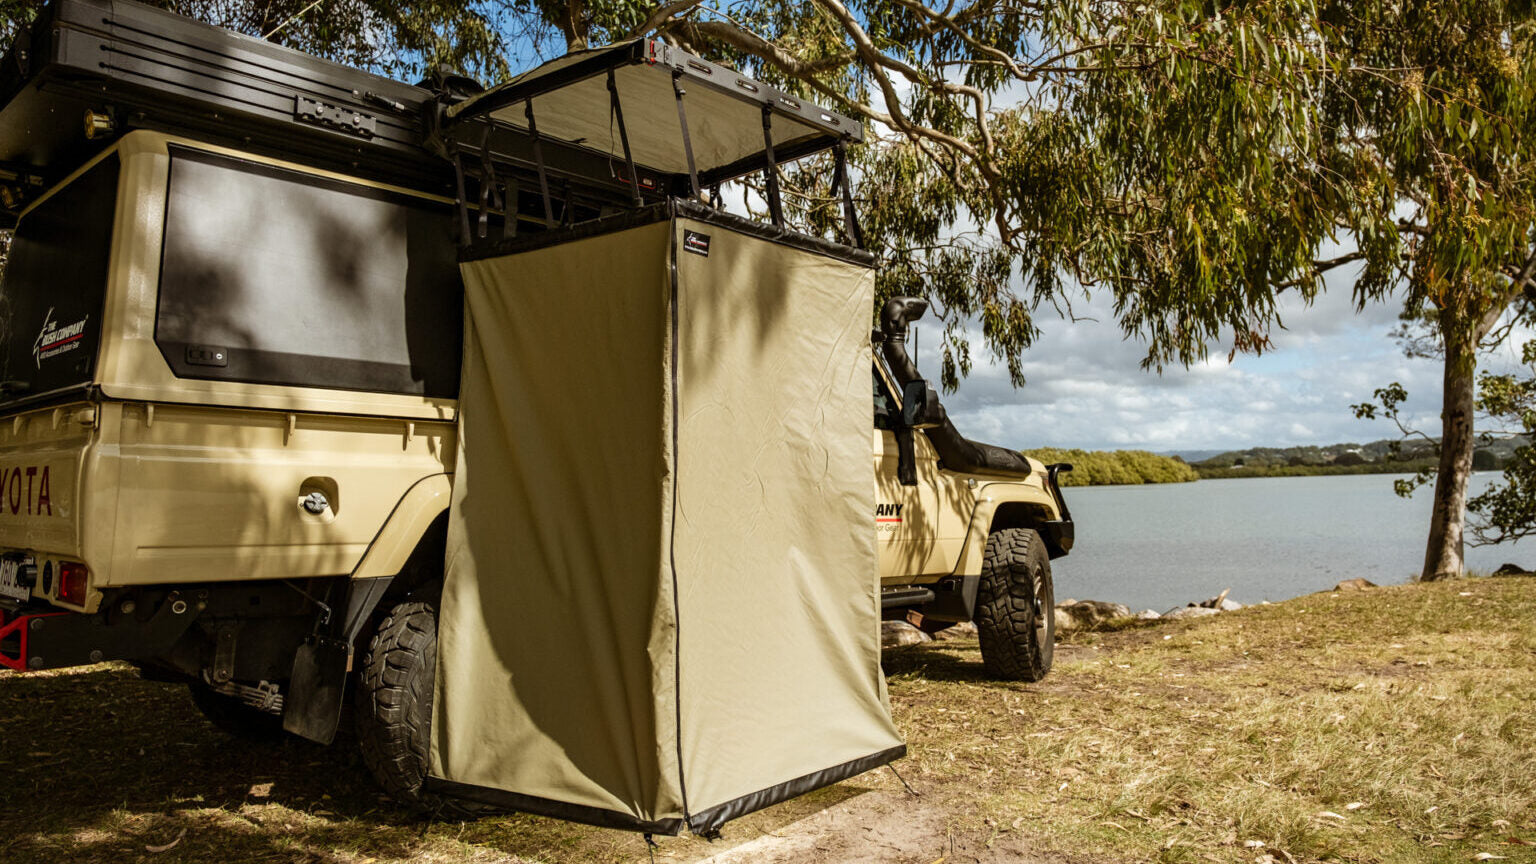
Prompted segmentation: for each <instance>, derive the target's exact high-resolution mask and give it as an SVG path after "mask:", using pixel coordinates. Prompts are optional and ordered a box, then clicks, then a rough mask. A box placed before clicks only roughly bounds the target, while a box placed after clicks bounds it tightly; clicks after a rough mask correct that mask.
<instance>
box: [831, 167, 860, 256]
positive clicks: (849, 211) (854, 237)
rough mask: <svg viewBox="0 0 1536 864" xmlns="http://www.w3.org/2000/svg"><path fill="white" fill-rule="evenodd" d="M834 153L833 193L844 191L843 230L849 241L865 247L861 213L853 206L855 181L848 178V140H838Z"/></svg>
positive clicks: (858, 246) (856, 245)
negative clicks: (860, 227)
mask: <svg viewBox="0 0 1536 864" xmlns="http://www.w3.org/2000/svg"><path fill="white" fill-rule="evenodd" d="M832 153H833V156H834V158H835V160H836V162H837V166H836V169H835V171H836V173H835V174H834V176H833V178H832V194H833V195H836V194H837V193H838V190H839V189H841V190H842V193H843V194H842V199H843V231H844V233H846V234H847V235H848V240H849V242H851V243H852V244H853V245H854V246H855V247H857V248H859V249H863V248H864V232H863V231H862V230H860V229H859V215H858V213H857V211H855V210H854V208H853V182H852V181H851V180H849V178H848V142H847V141H846V140H843V141H839V142H837V146H836V147H835V148H833V151H832Z"/></svg>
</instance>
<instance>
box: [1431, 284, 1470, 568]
mask: <svg viewBox="0 0 1536 864" xmlns="http://www.w3.org/2000/svg"><path fill="white" fill-rule="evenodd" d="M1476 327H1477V324H1476V322H1474V321H1472V320H1468V319H1467V317H1465V316H1462V315H1457V314H1454V313H1452V312H1451V311H1450V310H1448V309H1443V308H1442V309H1441V310H1440V328H1441V335H1442V336H1443V337H1444V339H1445V381H1444V391H1443V393H1442V397H1441V399H1442V402H1441V406H1442V407H1441V413H1440V422H1441V428H1440V470H1439V473H1438V474H1437V475H1436V476H1435V497H1434V511H1433V512H1432V513H1431V515H1430V519H1429V543H1428V545H1427V546H1426V548H1425V550H1424V572H1423V574H1422V576H1421V578H1422V579H1423V580H1424V581H1426V582H1432V581H1435V580H1437V579H1454V578H1456V577H1459V576H1461V575H1462V572H1463V570H1464V565H1463V560H1462V529H1463V528H1464V526H1465V522H1466V511H1467V476H1468V475H1469V474H1471V472H1472V451H1473V449H1474V448H1475V445H1476V443H1477V441H1476V438H1475V436H1474V435H1473V431H1472V418H1473V411H1474V408H1475V400H1476V383H1475V378H1476V373H1477V334H1476V333H1475V332H1473V331H1474V330H1475V329H1476Z"/></svg>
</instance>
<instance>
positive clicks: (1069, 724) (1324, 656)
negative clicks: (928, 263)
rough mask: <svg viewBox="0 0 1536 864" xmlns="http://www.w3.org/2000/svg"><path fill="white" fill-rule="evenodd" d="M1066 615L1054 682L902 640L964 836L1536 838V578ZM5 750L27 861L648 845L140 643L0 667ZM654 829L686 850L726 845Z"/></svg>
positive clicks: (1462, 850)
mask: <svg viewBox="0 0 1536 864" xmlns="http://www.w3.org/2000/svg"><path fill="white" fill-rule="evenodd" d="M1072 638H1073V639H1075V640H1077V641H1075V642H1069V643H1065V644H1064V645H1063V646H1062V648H1061V650H1060V652H1059V653H1058V657H1057V668H1056V670H1055V671H1054V672H1053V673H1052V675H1051V677H1050V678H1048V679H1047V680H1046V681H1045V682H1042V683H1040V684H1034V685H1010V684H998V683H995V682H989V681H987V680H985V679H984V678H983V676H982V674H981V669H980V661H979V655H978V652H977V650H976V646H975V643H974V642H973V641H972V642H967V641H958V642H939V643H934V644H932V645H927V646H919V647H915V648H909V649H901V650H899V651H896V652H892V653H890V654H889V655H888V656H887V658H886V667H887V672H888V674H889V675H890V680H891V694H892V704H893V707H894V710H895V712H896V716H897V719H898V722H899V723H900V725H901V727H902V729H903V731H904V732H905V734H906V735H907V737H908V741H909V744H910V750H911V756H910V757H909V758H908V760H907V761H906V762H905V763H902V764H901V765H900V766H898V767H899V770H901V772H902V774H903V776H905V777H906V779H907V780H908V781H909V782H910V783H911V784H912V786H913V787H915V788H916V789H917V791H918V792H919V793H920V794H919V796H918V797H917V798H915V799H909V805H910V806H911V807H913V808H921V809H923V810H924V811H927V812H930V813H931V812H933V811H935V810H938V811H941V812H943V813H944V814H945V817H946V818H945V822H946V826H947V827H946V829H945V830H946V831H947V832H949V833H950V834H951V835H953V836H956V837H960V838H963V840H964V841H965V842H963V843H962V844H961V847H962V848H969V849H971V850H972V851H973V852H977V853H982V852H983V851H984V850H985V849H986V847H987V845H988V843H989V841H990V842H992V843H993V845H995V846H996V847H998V848H999V849H1001V848H1003V847H1007V848H1021V847H1022V848H1032V849H1037V850H1040V851H1041V852H1043V853H1060V854H1061V855H1063V856H1070V857H1072V858H1074V859H1076V860H1093V861H1126V862H1129V861H1169V862H1181V861H1231V862H1255V861H1263V860H1264V856H1266V855H1269V856H1273V859H1274V860H1275V861H1280V862H1286V861H1291V860H1294V861H1312V860H1331V861H1355V862H1418V861H1423V862H1439V861H1444V862H1451V861H1456V862H1464V861H1468V860H1473V859H1474V856H1475V855H1477V854H1478V853H1488V854H1492V855H1497V856H1504V857H1505V858H1506V859H1507V860H1510V861H1521V860H1524V861H1536V854H1533V853H1536V846H1529V845H1522V844H1529V843H1533V842H1536V714H1533V711H1532V707H1533V706H1532V702H1531V696H1532V694H1533V693H1536V579H1483V580H1472V581H1464V582H1459V583H1447V584H1438V585H1420V586H1403V587H1398V588H1383V589H1378V590H1375V591H1370V592H1363V593H1357V594H1343V595H1336V596H1328V595H1314V596H1312V597H1307V598H1302V599H1300V600H1296V601H1291V602H1289V603H1284V604H1277V605H1275V606H1267V607H1254V608H1250V609H1247V610H1244V611H1242V612H1237V613H1228V614H1225V615H1221V616H1217V617H1213V618H1206V619H1198V620H1195V621H1190V622H1184V623H1170V624H1164V625H1159V626H1155V627H1136V628H1132V629H1127V630H1123V631H1119V632H1109V633H1093V634H1081V635H1077V636H1074V637H1072ZM0 771H3V772H4V776H5V778H6V780H5V783H4V785H3V786H0V790H3V791H0V861H4V862H8V864H9V862H18V864H20V862H33V861H37V862H45V861H46V862H52V861H59V862H65V861H67V862H108V861H111V862H118V861H147V862H156V864H160V862H191V861H274V862H279V861H280V862H338V864H340V862H345V864H364V862H370V861H376V862H381V864H382V862H386V861H413V862H414V861H424V862H431V861H495V862H514V861H549V862H557V861H560V862H564V861H570V862H577V861H581V862H586V861H613V862H620V861H624V862H628V861H645V860H648V858H649V855H648V852H647V850H646V847H645V845H644V842H643V841H642V840H641V839H640V838H638V837H635V836H633V835H629V834H624V833H620V832H612V831H604V830H598V829H591V828H585V827H581V826H575V825H569V824H566V823H561V822H556V821H553V820H548V819H540V818H537V817H529V816H508V817H503V818H496V819H487V820H483V821H481V822H478V823H474V824H470V825H460V824H456V823H454V824H449V823H428V822H423V821H419V820H417V819H415V818H413V817H411V816H410V815H409V814H407V813H404V812H402V811H399V810H397V809H395V808H393V807H391V806H390V805H389V804H388V802H387V801H384V800H381V799H380V798H379V796H378V795H377V794H376V793H375V792H374V791H373V789H372V788H371V786H370V785H369V782H368V780H367V778H366V776H365V775H364V774H363V772H362V771H361V769H360V767H359V765H358V763H357V761H356V759H355V757H354V756H353V749H352V747H351V746H350V743H349V742H341V743H340V745H339V746H337V747H334V748H331V749H329V750H327V749H322V748H318V747H312V746H309V745H306V744H303V743H301V742H289V743H284V744H276V745H249V744H242V743H238V742H234V741H232V740H230V739H228V738H224V737H222V736H221V735H220V734H219V733H217V732H215V731H214V730H213V729H212V728H211V727H210V726H208V725H207V724H206V723H205V722H204V721H203V720H202V719H201V717H199V716H198V715H197V713H196V712H195V710H194V709H193V708H192V707H191V705H190V703H189V702H188V700H187V699H186V697H185V695H184V693H183V692H182V691H181V690H180V689H179V688H175V687H170V686H167V685H159V684H151V683H147V682H143V681H139V680H137V678H136V677H135V676H134V675H133V673H132V672H131V670H128V669H126V668H125V667H121V666H98V667H91V668H88V669H84V670H77V671H74V672H70V673H64V674H55V675H44V676H17V675H9V674H0ZM898 788H899V786H897V785H896V781H895V780H894V778H893V776H892V775H891V774H890V772H887V771H880V772H874V773H871V774H869V775H865V776H864V777H861V778H857V779H855V780H854V781H851V782H850V783H845V784H840V785H839V786H836V787H833V788H832V789H828V790H823V791H821V792H819V793H815V794H813V795H810V796H805V797H803V798H801V799H797V800H796V801H793V802H789V803H787V804H785V805H780V806H779V807H776V808H772V809H770V810H768V811H765V812H763V813H761V814H756V815H754V816H752V817H749V818H747V819H743V820H740V821H739V822H736V823H732V825H730V826H727V830H726V839H727V841H731V842H740V841H744V840H748V839H751V838H752V837H755V836H758V835H760V834H762V833H763V832H765V831H775V830H778V829H780V828H782V827H784V826H787V825H789V824H790V823H792V822H794V821H795V820H797V819H799V818H801V817H802V816H804V815H806V814H809V813H812V812H816V811H818V810H821V809H824V808H826V807H829V806H833V805H836V804H838V803H839V802H842V801H844V800H846V799H848V798H850V797H853V796H857V795H860V794H861V793H862V792H864V791H867V790H871V789H879V790H882V791H884V792H886V793H889V792H890V790H893V789H898ZM1351 805H1359V806H1356V807H1353V808H1352V807H1351ZM1325 813H1331V814H1337V815H1336V816H1335V815H1322V814H1325ZM183 832H185V833H183ZM178 836H179V837H180V838H181V839H180V841H179V842H177V843H176V845H175V846H174V847H172V848H170V849H168V850H166V851H163V852H151V851H148V850H147V847H153V848H159V847H161V846H163V845H165V844H168V843H170V842H171V841H173V840H175V839H176V838H177V837H178ZM660 842H661V844H662V845H661V847H660V849H659V850H658V851H657V858H658V859H667V860H691V859H697V858H699V857H702V856H703V855H706V854H708V853H709V852H710V851H715V850H718V849H719V848H720V847H719V846H718V845H716V846H714V847H710V846H707V845H706V844H703V843H702V841H698V840H694V839H663V840H661V841H660ZM1258 842H1262V843H1263V844H1264V846H1263V847H1258V846H1253V845H1245V844H1252V843H1258ZM930 860H932V859H931V858H928V859H925V862H924V864H926V861H930ZM954 860H969V859H968V858H965V857H960V856H955V859H954ZM989 860H992V859H991V858H989Z"/></svg>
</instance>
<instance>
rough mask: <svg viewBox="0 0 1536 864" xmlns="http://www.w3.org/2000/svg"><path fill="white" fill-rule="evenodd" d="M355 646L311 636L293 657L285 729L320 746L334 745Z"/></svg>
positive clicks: (284, 710) (284, 721)
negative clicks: (332, 742) (349, 664)
mask: <svg viewBox="0 0 1536 864" xmlns="http://www.w3.org/2000/svg"><path fill="white" fill-rule="evenodd" d="M350 659H351V646H350V645H349V644H348V643H347V642H346V641H344V640H341V639H332V638H330V637H328V636H311V637H310V638H309V640H308V641H306V642H305V643H304V644H303V645H300V646H299V650H298V651H296V652H294V655H293V676H292V677H291V678H290V679H289V682H288V695H287V697H286V698H285V699H284V700H283V729H284V730H286V731H288V732H292V733H293V734H295V735H297V736H299V737H300V738H308V739H309V740H311V741H314V742H315V743H317V744H330V743H331V740H332V739H334V738H335V737H336V727H337V726H338V725H340V723H341V700H342V699H343V698H344V697H345V696H346V690H347V667H348V663H349V661H350Z"/></svg>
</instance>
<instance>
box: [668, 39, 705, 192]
mask: <svg viewBox="0 0 1536 864" xmlns="http://www.w3.org/2000/svg"><path fill="white" fill-rule="evenodd" d="M682 80H683V73H682V71H681V70H678V69H674V70H672V95H674V96H676V97H677V125H678V126H680V127H682V130H683V155H684V156H686V157H687V159H688V194H689V195H690V196H692V197H694V198H698V199H700V200H703V197H704V190H702V189H700V188H699V168H698V166H697V165H696V164H694V161H693V139H692V138H690V137H689V136H688V110H687V109H686V108H684V107H683V97H684V96H686V95H687V94H688V91H687V90H684V89H683V85H682Z"/></svg>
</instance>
